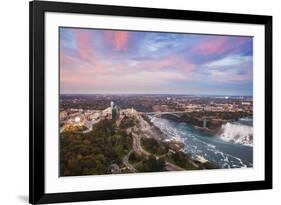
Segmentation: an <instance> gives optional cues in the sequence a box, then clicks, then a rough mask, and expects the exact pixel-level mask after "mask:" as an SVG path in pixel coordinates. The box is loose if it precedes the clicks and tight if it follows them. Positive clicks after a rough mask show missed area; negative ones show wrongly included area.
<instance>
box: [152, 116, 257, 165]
mask: <svg viewBox="0 0 281 205" xmlns="http://www.w3.org/2000/svg"><path fill="white" fill-rule="evenodd" d="M150 119H151V121H152V122H153V123H154V124H155V125H156V126H157V127H158V128H160V130H161V131H162V132H163V133H165V134H166V135H167V136H168V140H169V139H176V140H180V141H182V142H183V143H184V144H185V148H184V152H186V153H189V154H190V155H191V156H192V157H193V158H194V159H195V158H197V157H198V156H200V157H201V158H202V157H203V158H205V159H207V160H208V161H210V162H213V163H215V164H216V165H218V166H219V167H221V168H242V167H253V146H252V144H253V137H252V119H250V118H242V119H240V120H238V121H237V122H234V123H227V124H225V125H222V128H221V132H220V133H218V134H216V135H211V134H208V133H205V132H202V131H200V130H198V129H195V128H194V127H193V126H191V125H189V124H187V123H179V122H175V121H172V120H170V119H164V118H161V117H153V116H150Z"/></svg>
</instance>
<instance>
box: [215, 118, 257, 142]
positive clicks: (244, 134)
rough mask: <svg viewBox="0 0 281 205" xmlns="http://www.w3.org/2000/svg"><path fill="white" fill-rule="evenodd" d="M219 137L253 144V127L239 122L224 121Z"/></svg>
mask: <svg viewBox="0 0 281 205" xmlns="http://www.w3.org/2000/svg"><path fill="white" fill-rule="evenodd" d="M219 136H220V138H221V139H223V140H225V141H229V142H232V143H237V144H243V145H249V146H252V145H253V127H252V126H248V125H243V124H240V123H230V122H228V123H226V124H224V125H222V127H221V130H220V134H219Z"/></svg>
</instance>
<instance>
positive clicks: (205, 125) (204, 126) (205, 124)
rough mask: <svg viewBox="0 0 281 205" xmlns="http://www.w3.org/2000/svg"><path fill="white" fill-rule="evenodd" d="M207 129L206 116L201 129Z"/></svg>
mask: <svg viewBox="0 0 281 205" xmlns="http://www.w3.org/2000/svg"><path fill="white" fill-rule="evenodd" d="M206 127H207V118H206V116H204V117H203V128H206Z"/></svg>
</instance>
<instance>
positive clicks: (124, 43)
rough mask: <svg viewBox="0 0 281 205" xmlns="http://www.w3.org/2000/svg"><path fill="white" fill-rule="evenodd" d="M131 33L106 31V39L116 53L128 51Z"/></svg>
mask: <svg viewBox="0 0 281 205" xmlns="http://www.w3.org/2000/svg"><path fill="white" fill-rule="evenodd" d="M129 37H130V35H129V32H127V31H105V39H106V40H107V41H108V42H109V43H110V44H111V46H112V47H113V49H114V50H116V51H126V50H127V49H128V42H129Z"/></svg>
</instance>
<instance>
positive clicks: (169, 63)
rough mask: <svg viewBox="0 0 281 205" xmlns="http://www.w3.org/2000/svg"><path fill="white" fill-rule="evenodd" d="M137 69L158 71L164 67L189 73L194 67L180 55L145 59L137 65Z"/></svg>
mask: <svg viewBox="0 0 281 205" xmlns="http://www.w3.org/2000/svg"><path fill="white" fill-rule="evenodd" d="M137 68H138V69H145V70H147V71H152V72H155V71H159V70H166V69H174V72H180V73H182V74H184V75H189V74H191V73H192V71H193V70H194V68H195V65H194V64H192V63H190V62H188V61H187V60H186V59H184V58H183V57H181V56H169V57H165V58H161V59H157V60H155V59H153V60H145V61H143V62H140V63H139V64H138V65H137Z"/></svg>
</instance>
